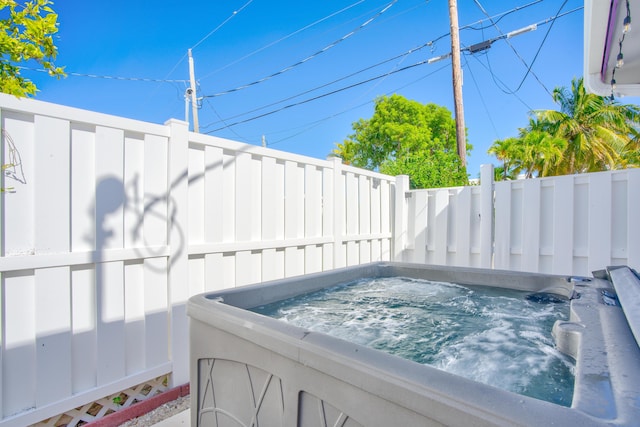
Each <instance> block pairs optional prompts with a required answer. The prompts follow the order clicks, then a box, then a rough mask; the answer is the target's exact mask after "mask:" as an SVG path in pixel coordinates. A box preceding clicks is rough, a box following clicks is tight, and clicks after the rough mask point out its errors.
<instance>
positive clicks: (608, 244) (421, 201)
mask: <svg viewBox="0 0 640 427" xmlns="http://www.w3.org/2000/svg"><path fill="white" fill-rule="evenodd" d="M481 173H482V179H481V185H479V186H471V187H460V188H443V189H432V190H414V191H409V192H406V193H405V194H406V196H407V197H406V199H405V200H404V201H403V203H402V204H398V205H397V207H396V209H402V210H404V211H405V212H406V213H405V214H404V215H405V217H406V218H407V219H406V220H405V222H404V223H403V224H400V225H398V224H397V225H398V227H397V228H396V229H397V230H404V233H402V232H401V233H399V235H400V241H399V242H398V241H397V242H398V243H399V244H398V245H397V248H396V259H398V260H400V259H402V260H404V261H411V262H420V263H425V262H426V263H430V264H444V265H459V266H472V267H485V268H496V269H504V270H517V271H530V272H541V273H552V274H563V275H583V276H590V275H591V272H592V271H594V270H601V269H603V268H604V267H607V266H611V265H628V266H630V267H632V268H636V269H640V221H639V220H640V169H627V170H620V171H612V172H599V173H591V174H584V175H570V176H560V177H550V178H541V179H527V180H518V181H501V182H496V183H495V184H494V183H493V179H492V177H493V171H492V167H491V166H490V165H489V166H483V168H482V172H481ZM400 188H403V191H404V190H405V188H404V187H402V182H401V181H400V182H399V185H398V191H401V190H400ZM402 234H404V237H402ZM396 239H398V237H396Z"/></svg>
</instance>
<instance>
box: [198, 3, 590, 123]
mask: <svg viewBox="0 0 640 427" xmlns="http://www.w3.org/2000/svg"><path fill="white" fill-rule="evenodd" d="M580 9H582V8H581V7H579V8H576V9H573V10H571V11H567V12H565V13H563V14H556V16H554V17H551V18H548V19H545V20H542V21H539V22H538V23H536V24H532V25H530V26H528V27H525V28H529V27H533V26H540V25H544V24H546V23H549V22H553V21H555V20H556V19H558V18H561V17H563V16H565V15H568V14H570V13H574V12H576V11H578V10H580ZM521 33H522V29H520V30H516V31H512V32H510V33H507V34H502V35H501V36H499V37H495V38H493V39H489V40H486V41H484V42H482V43H479V44H483V45H486V46H487V47H490V46H491V44H492V43H493V42H495V41H498V40H502V39H506V38H508V37H511V36H513V35H519V34H521ZM430 44H431V42H428V43H425V44H424V45H422V46H421V47H420V48H416V49H415V50H417V49H421V48H423V47H424V46H428V45H430ZM461 51H469V52H471V53H473V52H474V51H473V50H472V49H471V47H466V48H463V49H461ZM449 55H450V54H445V55H441V56H438V57H435V58H430V59H427V60H424V61H420V62H417V63H415V64H413V65H409V66H406V67H402V68H399V69H396V70H393V71H391V72H388V73H385V74H382V75H378V76H375V77H372V78H369V79H366V80H363V81H360V82H357V83H354V84H351V85H348V86H345V87H342V88H339V89H336V90H333V91H330V92H327V93H324V94H321V95H318V96H315V97H312V98H308V99H305V100H302V101H299V102H295V103H292V104H288V105H285V106H282V107H280V108H277V109H274V110H271V111H268V112H265V113H262V114H259V115H256V116H253V117H250V118H247V119H244V120H239V121H236V122H233V123H231V124H226V123H225V126H224V127H221V128H217V129H214V130H211V131H208V132H205V133H207V134H210V133H213V132H217V131H220V130H223V129H225V128H227V127H231V126H236V125H239V124H243V123H247V122H250V121H253V120H257V119H260V118H263V117H266V116H269V115H272V114H275V113H278V112H280V111H283V110H286V109H289V108H293V107H297V106H299V105H303V104H306V103H309V102H312V101H315V100H318V99H321V98H324V97H327V96H330V95H334V94H336V93H339V92H342V91H344V90H348V89H351V88H354V87H357V86H360V85H362V84H365V83H369V82H371V81H374V80H378V79H381V78H385V77H387V76H389V75H392V74H396V73H398V72H401V71H405V70H408V69H411V68H415V67H417V66H420V65H424V64H430V63H433V62H436V61H439V60H442V59H446V58H448V57H449ZM400 56H402V55H400ZM385 62H388V61H385ZM532 65H533V64H532ZM369 68H371V67H369ZM358 73H359V72H356V73H353V74H352V75H350V76H353V75H355V74H358ZM491 74H492V76H494V77H495V75H494V74H493V72H492V71H491ZM496 78H497V77H496ZM525 78H526V76H525ZM339 80H342V79H338V80H336V81H339ZM498 80H499V79H498ZM336 81H334V82H336ZM334 82H332V83H334ZM332 83H328V84H325V85H323V86H320V87H324V86H327V85H329V84H332ZM501 83H502V82H501ZM502 84H504V83H502ZM315 89H317V88H315ZM315 89H312V90H309V91H306V92H303V93H308V92H310V91H313V90H315ZM512 94H513V95H515V93H512ZM300 95H301V94H298V95H295V96H292V97H289V98H286V99H285V100H288V99H292V98H295V97H297V96H300ZM518 99H519V100H520V102H522V103H523V104H524V105H525V106H526V107H527V108H529V109H531V108H530V107H529V106H528V105H527V104H526V103H525V102H524V101H522V100H521V99H520V98H519V97H518ZM285 100H281V101H278V102H276V103H272V104H269V105H268V106H271V105H273V104H278V103H280V102H283V101H285ZM266 107H267V106H263V107H260V108H258V109H257V110H260V109H263V108H266ZM254 111H256V109H254V110H251V111H249V112H245V113H242V114H238V115H236V116H233V117H232V118H235V117H240V116H243V115H246V114H249V113H250V112H254ZM225 120H229V118H228V119H225ZM221 121H222V122H223V123H224V121H223V120H221ZM211 125H212V124H209V125H208V126H211Z"/></svg>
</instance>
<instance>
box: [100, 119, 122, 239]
mask: <svg viewBox="0 0 640 427" xmlns="http://www.w3.org/2000/svg"><path fill="white" fill-rule="evenodd" d="M123 141H124V132H123V131H122V130H119V129H113V128H105V127H98V128H97V129H96V160H95V161H96V164H95V171H96V202H95V203H96V230H97V231H96V250H103V249H111V248H122V247H123V243H124V230H123V203H124V184H123V182H122V179H123V176H122V175H123V170H124V165H123V157H124V153H123V151H124V150H123Z"/></svg>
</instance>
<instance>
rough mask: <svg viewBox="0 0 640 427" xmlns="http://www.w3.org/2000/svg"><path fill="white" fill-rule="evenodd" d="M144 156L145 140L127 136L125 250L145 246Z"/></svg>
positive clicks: (124, 174)
mask: <svg viewBox="0 0 640 427" xmlns="http://www.w3.org/2000/svg"><path fill="white" fill-rule="evenodd" d="M144 155H145V147H144V139H141V138H139V137H133V136H127V135H125V138H124V172H123V183H124V247H125V248H137V247H142V246H144V234H143V232H142V229H141V225H142V218H143V216H144V197H145V196H144V182H145V177H144V174H143V171H144V170H145V166H144ZM74 163H75V162H74ZM79 176H80V175H79Z"/></svg>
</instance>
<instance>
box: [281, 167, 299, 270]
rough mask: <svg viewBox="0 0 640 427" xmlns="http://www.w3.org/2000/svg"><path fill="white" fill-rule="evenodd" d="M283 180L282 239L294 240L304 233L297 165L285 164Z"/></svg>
mask: <svg viewBox="0 0 640 427" xmlns="http://www.w3.org/2000/svg"><path fill="white" fill-rule="evenodd" d="M284 178H285V188H284V217H285V223H284V230H285V231H284V237H285V238H286V239H296V238H298V237H301V235H302V233H304V199H303V194H304V179H303V178H302V176H301V174H300V171H299V168H298V164H297V163H295V162H292V161H287V162H286V163H285V171H284ZM287 249H289V248H287ZM288 253H289V254H291V253H293V251H291V250H289V251H288ZM287 258H289V255H288V256H287ZM289 268H290V267H287V269H289ZM287 275H289V274H287Z"/></svg>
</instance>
